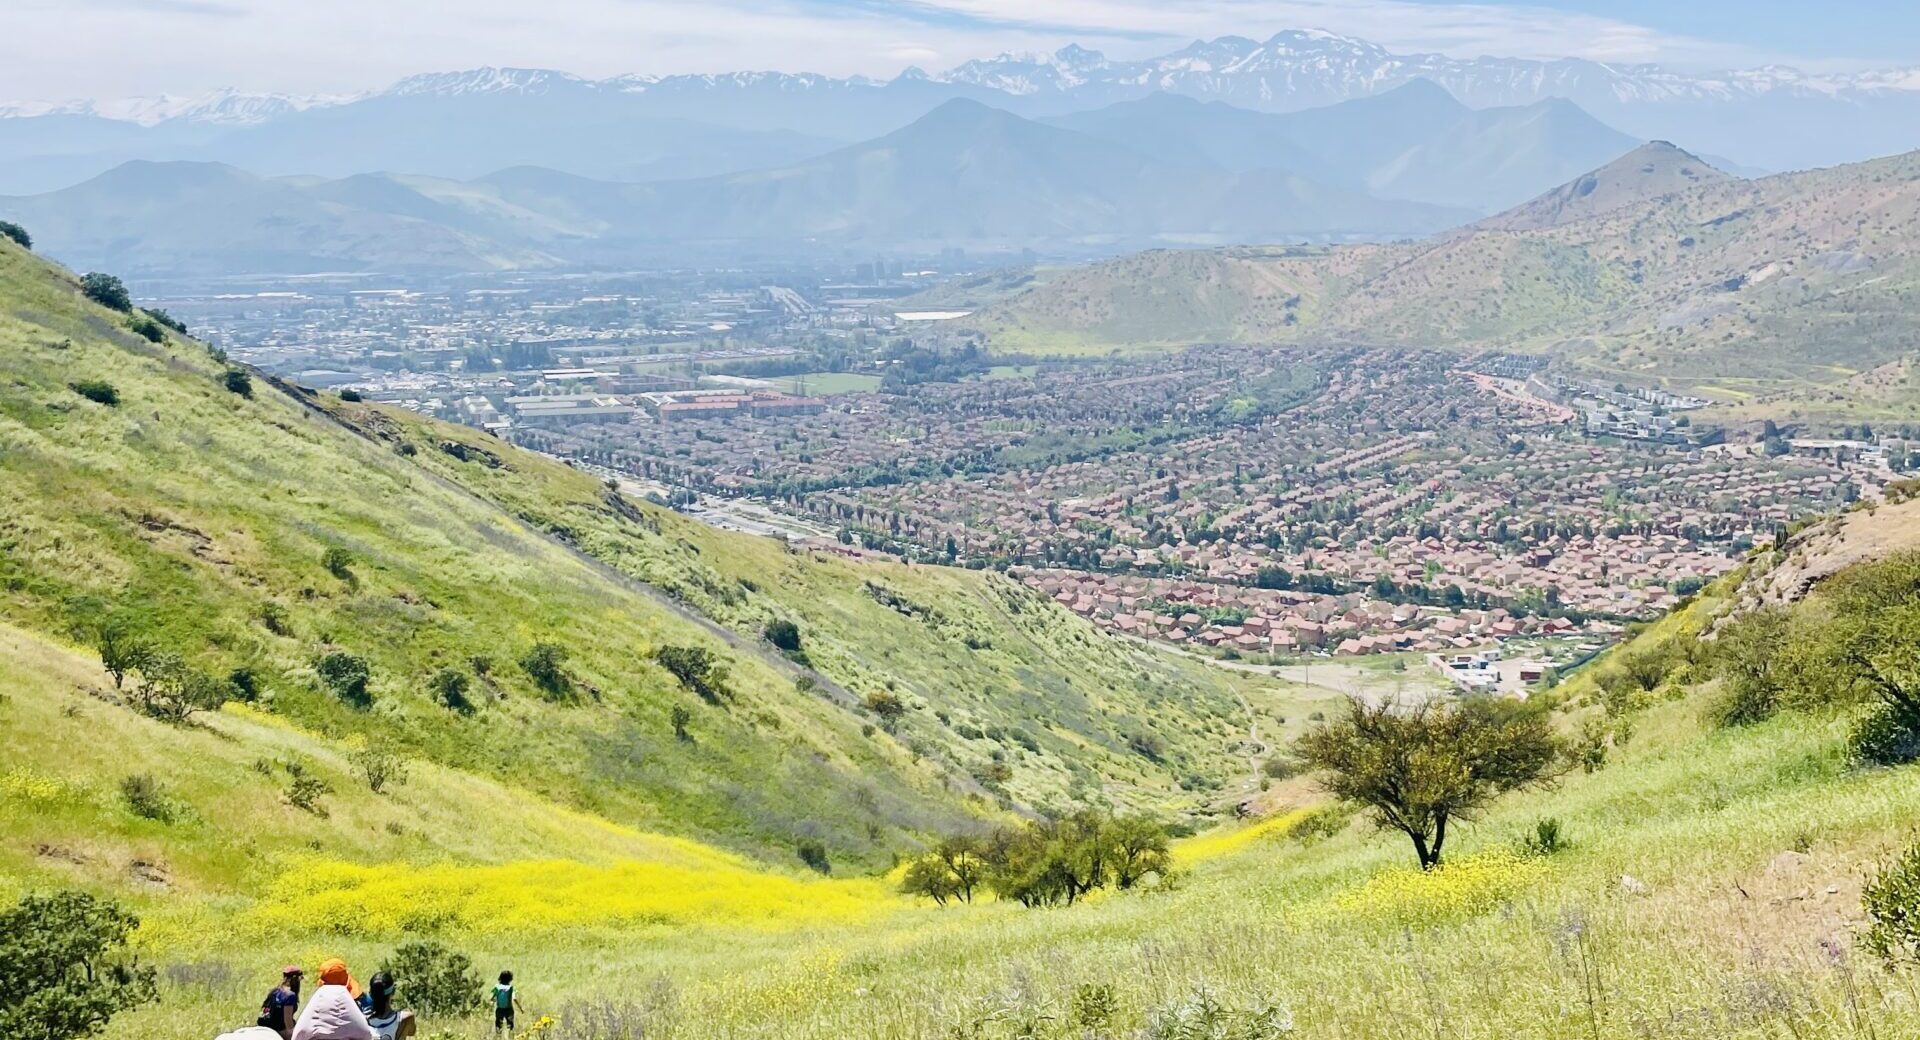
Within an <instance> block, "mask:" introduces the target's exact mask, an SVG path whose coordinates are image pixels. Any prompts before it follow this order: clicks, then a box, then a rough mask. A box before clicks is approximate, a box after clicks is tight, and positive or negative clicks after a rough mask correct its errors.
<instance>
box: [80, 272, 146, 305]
mask: <svg viewBox="0 0 1920 1040" xmlns="http://www.w3.org/2000/svg"><path fill="white" fill-rule="evenodd" d="M80 291H81V292H83V293H86V294H87V299H89V300H92V301H93V302H95V303H97V304H99V305H100V306H102V307H107V308H111V309H113V310H116V311H120V312H122V313H125V312H127V311H130V310H132V309H133V297H132V296H131V295H129V294H128V292H127V283H125V282H123V281H121V280H120V279H118V278H115V277H114V276H113V275H110V274H101V273H100V272H99V271H90V272H88V273H87V274H84V275H82V276H81V277H80Z"/></svg>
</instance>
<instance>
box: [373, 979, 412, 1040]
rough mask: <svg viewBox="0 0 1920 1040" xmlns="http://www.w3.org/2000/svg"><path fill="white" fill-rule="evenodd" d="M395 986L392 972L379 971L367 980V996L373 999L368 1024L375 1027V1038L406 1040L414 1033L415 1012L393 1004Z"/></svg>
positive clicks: (376, 1039)
mask: <svg viewBox="0 0 1920 1040" xmlns="http://www.w3.org/2000/svg"><path fill="white" fill-rule="evenodd" d="M394 988H395V986H394V981H393V974H392V973H391V972H385V971H377V972H374V973H373V978H370V979H368V980H367V996H368V997H369V998H371V1000H372V1006H371V1007H369V1008H368V1010H367V1024H368V1025H370V1026H372V1027H373V1035H374V1040H406V1038H407V1037H410V1036H412V1035H413V1026H414V1021H413V1012H411V1011H401V1010H398V1009H397V1008H395V1007H394V1006H393V991H394Z"/></svg>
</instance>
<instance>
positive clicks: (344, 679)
mask: <svg viewBox="0 0 1920 1040" xmlns="http://www.w3.org/2000/svg"><path fill="white" fill-rule="evenodd" d="M313 670H314V672H315V673H316V674H318V675H319V676H320V681H321V682H322V683H324V684H325V685H326V687H327V691H328V692H330V693H332V694H333V695H334V696H335V697H338V698H340V699H341V700H342V701H345V702H346V703H347V704H349V705H351V706H353V707H355V708H367V707H370V706H372V704H373V693H372V691H371V690H369V689H368V688H367V684H368V683H369V682H371V681H372V680H373V673H372V672H371V671H369V670H368V668H367V660H366V658H364V657H358V656H355V655H353V654H350V653H347V652H346V651H345V650H330V651H328V652H327V653H326V654H325V655H323V656H322V657H321V658H320V660H318V661H316V662H315V663H314V666H313Z"/></svg>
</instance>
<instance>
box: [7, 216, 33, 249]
mask: <svg viewBox="0 0 1920 1040" xmlns="http://www.w3.org/2000/svg"><path fill="white" fill-rule="evenodd" d="M0 235H4V236H5V237H7V238H11V239H13V241H14V242H15V243H16V244H17V245H19V247H20V248H22V249H32V248H33V236H32V235H29V234H27V229H26V228H23V227H21V226H20V225H18V224H15V223H14V222H13V221H11V220H0Z"/></svg>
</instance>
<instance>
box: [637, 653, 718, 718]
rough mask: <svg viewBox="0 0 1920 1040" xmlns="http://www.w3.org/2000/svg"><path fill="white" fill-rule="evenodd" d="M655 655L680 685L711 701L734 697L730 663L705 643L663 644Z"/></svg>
mask: <svg viewBox="0 0 1920 1040" xmlns="http://www.w3.org/2000/svg"><path fill="white" fill-rule="evenodd" d="M653 659H654V660H655V661H657V662H659V664H660V667H662V668H665V669H666V670H667V672H668V674H670V675H672V676H673V677H674V678H675V679H678V680H679V681H680V685H681V686H682V687H685V688H686V689H688V690H691V691H693V692H694V693H696V694H698V695H699V696H700V699H701V700H704V701H706V702H707V703H709V704H724V703H726V702H727V701H730V700H732V699H733V690H732V688H730V687H729V686H728V685H727V666H726V664H725V663H724V662H722V661H721V660H720V659H719V658H718V657H716V656H715V655H714V652H713V651H711V650H709V649H707V648H706V647H704V646H663V647H661V648H660V649H658V650H656V651H654V653H653Z"/></svg>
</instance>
